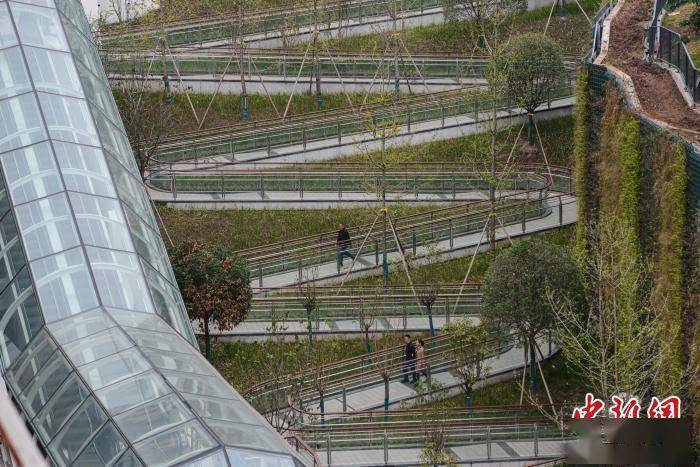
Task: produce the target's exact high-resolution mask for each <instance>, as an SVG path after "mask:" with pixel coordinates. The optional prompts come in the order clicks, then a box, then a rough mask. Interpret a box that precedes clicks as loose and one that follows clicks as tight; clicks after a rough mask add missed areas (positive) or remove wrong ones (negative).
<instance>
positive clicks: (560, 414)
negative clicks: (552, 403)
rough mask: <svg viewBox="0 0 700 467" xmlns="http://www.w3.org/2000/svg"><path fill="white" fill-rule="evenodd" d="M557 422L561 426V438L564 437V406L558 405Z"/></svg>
mask: <svg viewBox="0 0 700 467" xmlns="http://www.w3.org/2000/svg"><path fill="white" fill-rule="evenodd" d="M559 424H560V426H561V439H564V407H563V406H561V407H559Z"/></svg>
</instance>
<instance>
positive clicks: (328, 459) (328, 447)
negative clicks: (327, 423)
mask: <svg viewBox="0 0 700 467" xmlns="http://www.w3.org/2000/svg"><path fill="white" fill-rule="evenodd" d="M326 464H327V465H328V466H330V465H331V434H330V433H328V434H326Z"/></svg>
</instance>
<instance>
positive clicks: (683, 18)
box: [663, 3, 700, 67]
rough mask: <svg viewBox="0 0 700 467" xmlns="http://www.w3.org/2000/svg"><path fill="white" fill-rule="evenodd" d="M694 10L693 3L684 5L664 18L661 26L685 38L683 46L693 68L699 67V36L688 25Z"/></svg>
mask: <svg viewBox="0 0 700 467" xmlns="http://www.w3.org/2000/svg"><path fill="white" fill-rule="evenodd" d="M694 9H695V3H686V4H685V5H680V6H679V7H678V8H676V9H675V10H673V11H672V12H670V13H667V14H666V16H664V20H663V25H664V26H666V27H667V28H669V29H672V30H674V31H676V32H678V33H679V34H681V36H683V37H685V38H686V39H687V40H686V43H685V46H686V47H687V48H688V52H690V56H691V57H692V59H693V63H695V66H696V67H697V66H700V34H696V33H695V32H694V31H693V30H692V28H691V27H690V26H689V25H688V20H689V19H690V15H691V14H692V13H693V10H694Z"/></svg>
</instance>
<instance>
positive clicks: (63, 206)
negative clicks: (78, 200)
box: [16, 194, 80, 260]
mask: <svg viewBox="0 0 700 467" xmlns="http://www.w3.org/2000/svg"><path fill="white" fill-rule="evenodd" d="M16 212H17V222H18V223H19V229H20V232H21V234H22V238H23V239H24V246H25V248H26V249H27V253H28V254H29V259H30V260H31V259H35V258H39V257H42V256H47V255H50V254H52V253H57V252H59V251H63V250H67V249H69V248H73V247H75V246H77V245H78V244H79V243H80V242H79V239H78V233H77V232H76V230H75V225H74V224H73V217H72V216H71V212H70V208H69V206H68V199H67V198H66V195H65V194H59V195H55V196H51V197H49V198H43V199H40V200H37V201H32V202H31V203H27V204H22V205H21V206H18V207H17V211H16Z"/></svg>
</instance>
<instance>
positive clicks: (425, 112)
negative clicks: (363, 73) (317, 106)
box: [153, 77, 573, 165]
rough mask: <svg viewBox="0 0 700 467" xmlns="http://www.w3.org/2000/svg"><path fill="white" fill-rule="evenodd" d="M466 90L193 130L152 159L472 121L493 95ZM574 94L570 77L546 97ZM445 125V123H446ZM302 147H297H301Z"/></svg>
mask: <svg viewBox="0 0 700 467" xmlns="http://www.w3.org/2000/svg"><path fill="white" fill-rule="evenodd" d="M466 92H467V89H459V90H453V91H444V92H441V93H430V94H417V95H414V96H411V97H410V98H406V99H402V100H401V101H400V102H399V103H398V105H393V104H392V105H388V103H386V102H382V103H378V104H374V105H372V106H369V107H368V108H367V109H366V111H363V113H362V114H361V115H358V114H357V113H355V112H354V111H353V109H349V108H344V109H337V110H332V111H323V112H312V113H308V114H302V115H299V116H293V117H291V118H288V119H286V120H282V119H279V118H278V119H272V120H266V121H261V122H256V123H253V124H238V125H233V126H229V127H220V128H216V129H211V130H204V131H199V132H193V133H182V134H178V135H174V136H172V137H170V139H166V140H163V141H161V142H160V143H159V146H158V148H157V150H156V153H155V154H154V157H153V163H154V164H156V165H157V164H163V163H168V162H174V161H183V160H188V161H193V162H195V163H197V162H198V161H202V160H204V161H205V162H206V161H207V160H209V159H210V158H212V157H217V156H235V155H236V154H241V153H246V152H250V151H256V150H262V151H267V152H266V155H264V154H263V155H261V156H259V157H258V158H259V159H265V158H269V157H271V156H272V152H271V151H272V150H273V149H276V148H280V147H286V146H289V145H301V146H302V147H305V146H306V144H307V143H308V142H311V141H317V140H329V139H334V138H337V139H338V140H339V141H338V144H341V140H342V138H343V137H345V138H346V139H347V137H348V136H352V135H357V134H368V135H370V136H368V138H370V139H375V140H376V139H380V138H381V137H382V136H381V135H382V133H381V132H382V130H381V129H382V128H384V127H387V126H388V127H393V126H398V127H401V128H403V127H405V128H406V131H407V132H409V133H410V128H411V125H413V126H414V127H415V125H416V124H417V123H420V122H427V121H437V122H441V124H442V125H444V124H445V119H447V118H452V117H457V116H460V115H470V116H473V117H474V120H475V122H479V121H481V120H482V118H485V117H484V116H483V112H481V111H480V110H482V109H486V108H489V107H490V105H491V103H490V102H491V98H490V97H485V96H482V95H480V93H478V92H477V91H476V90H474V91H473V92H474V95H472V96H467V95H466ZM572 92H573V77H572V78H569V79H568V80H566V81H565V82H563V83H562V85H561V87H560V88H559V89H558V90H557V91H556V92H555V93H554V94H553V95H551V96H550V102H551V100H557V99H563V98H568V97H570V96H571V95H572ZM496 104H497V108H498V110H500V111H507V112H512V111H513V110H514V109H515V108H516V107H517V106H513V105H512V104H511V103H510V102H509V101H508V99H507V98H505V97H501V98H499V99H498V101H497V102H496ZM447 123H449V122H447ZM300 151H301V149H300Z"/></svg>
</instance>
